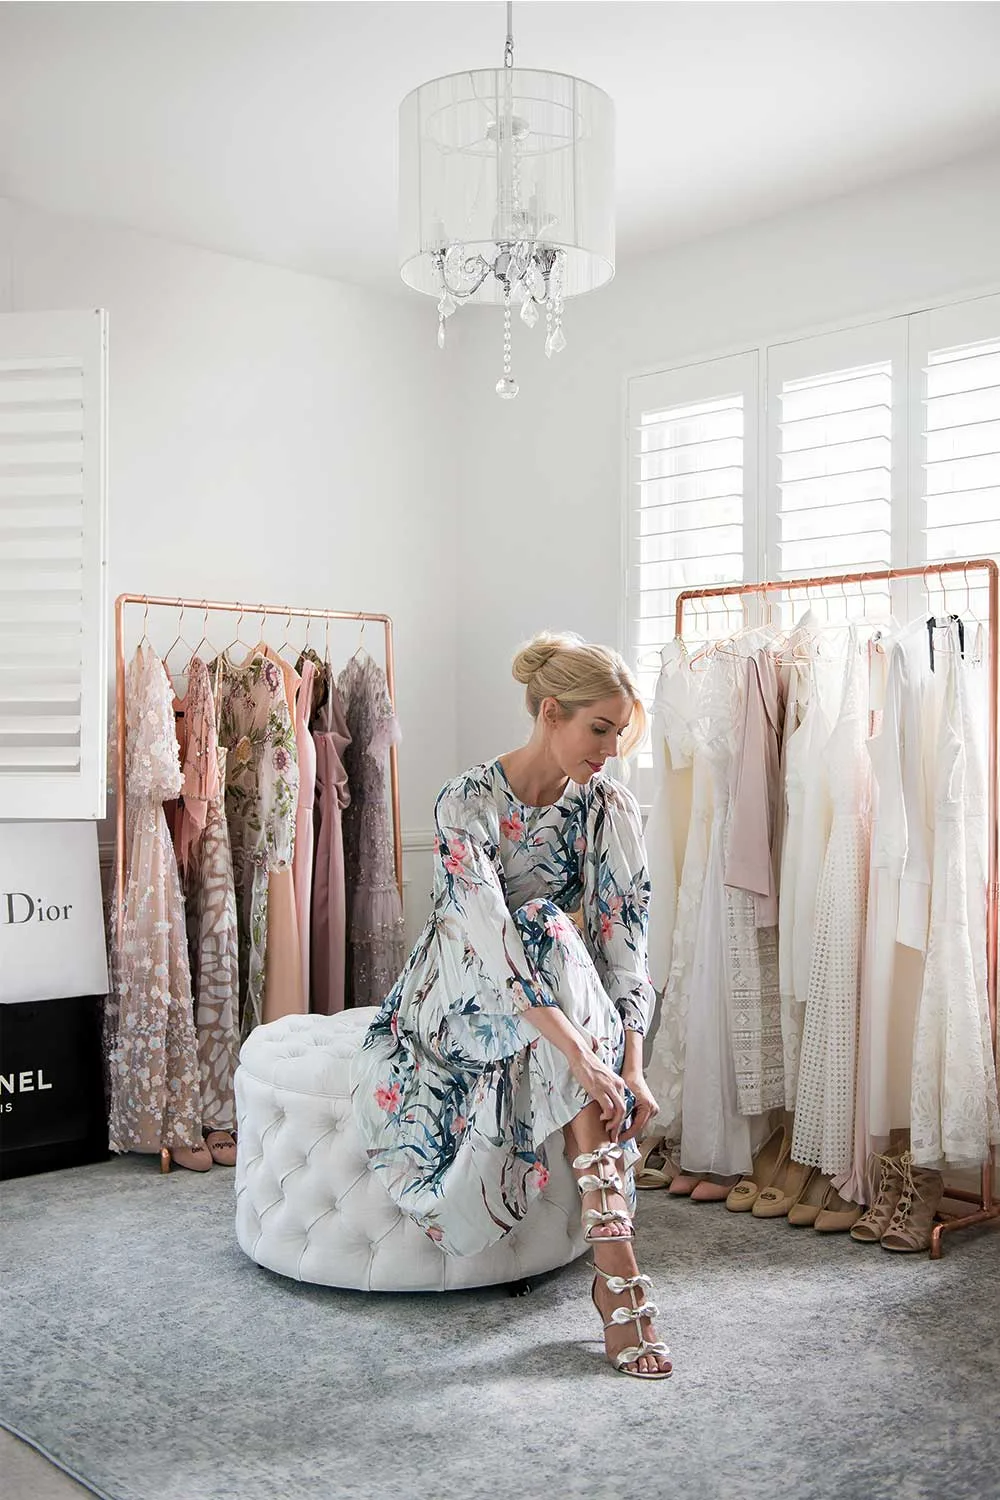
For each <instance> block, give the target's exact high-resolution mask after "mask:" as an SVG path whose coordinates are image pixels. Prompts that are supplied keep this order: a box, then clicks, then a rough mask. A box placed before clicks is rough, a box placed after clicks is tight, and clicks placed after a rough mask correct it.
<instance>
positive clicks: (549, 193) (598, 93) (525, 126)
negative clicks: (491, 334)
mask: <svg viewBox="0 0 1000 1500" xmlns="http://www.w3.org/2000/svg"><path fill="white" fill-rule="evenodd" d="M512 12H513V5H512V4H508V5H507V43H506V47H505V48H504V61H503V67H502V68H481V69H478V70H475V71H467V72H464V73H451V74H449V75H448V76H446V77H444V78H435V79H432V80H431V82H430V83H424V84H421V86H420V87H419V88H417V89H414V90H413V92H412V93H411V94H407V96H406V98H405V99H404V100H403V102H402V104H401V105H400V107H399V240H400V274H401V275H402V278H403V280H404V281H405V282H406V284H407V286H411V287H413V288H414V290H415V291H418V292H426V293H429V294H430V295H431V296H433V297H436V298H437V299H438V333H437V338H438V346H439V347H440V348H442V349H443V348H444V344H445V327H446V323H447V320H448V318H450V317H451V315H452V313H453V312H454V311H455V310H456V308H457V307H459V306H460V305H461V304H462V303H463V302H479V303H499V304H502V306H503V310H504V346H503V349H504V352H503V374H502V376H501V377H500V379H499V380H498V381H497V385H496V390H497V395H498V396H502V397H504V398H505V399H508V400H509V399H510V398H511V397H513V396H516V395H517V391H518V385H517V381H516V380H515V379H514V375H513V370H512V365H511V318H512V309H513V306H514V304H515V303H519V304H520V316H521V321H522V322H523V323H526V324H527V325H528V327H529V328H533V327H534V325H535V324H536V323H537V322H538V321H539V320H540V318H541V316H542V313H544V315H545V353H546V354H547V355H548V356H549V357H551V356H552V355H553V354H558V353H559V351H560V350H561V349H564V348H565V347H566V336H565V334H564V333H563V328H562V317H563V303H564V302H565V300H566V298H567V297H576V296H578V295H579V294H580V293H582V292H591V291H594V290H595V289H596V288H597V287H600V286H604V284H605V283H606V282H608V281H610V280H611V278H612V276H613V275H614V269H615V266H614V259H615V225H614V105H613V103H612V102H611V100H610V99H609V98H608V96H607V94H605V93H604V92H603V90H602V89H599V88H595V86H594V85H593V84H592V83H585V82H584V81H583V80H582V79H580V78H573V77H571V76H570V75H569V74H567V73H546V72H540V71H538V70H536V69H528V68H515V67H514V35H513V19H512Z"/></svg>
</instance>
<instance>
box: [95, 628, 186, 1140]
mask: <svg viewBox="0 0 1000 1500" xmlns="http://www.w3.org/2000/svg"><path fill="white" fill-rule="evenodd" d="M125 714H126V738H125V849H126V859H127V867H126V875H125V903H124V915H123V919H122V926H121V931H120V932H119V933H116V936H115V942H114V944H113V959H114V975H115V984H114V994H113V999H112V1004H111V1005H110V1006H109V1013H108V1017H107V1023H106V1024H107V1028H108V1042H109V1058H108V1063H109V1076H110V1095H111V1097H110V1120H109V1127H108V1144H109V1146H110V1148H111V1150H112V1151H159V1149H160V1147H161V1146H195V1145H200V1143H201V1117H202V1104H201V1090H200V1080H199V1073H198V1046H197V1039H196V1036H195V1027H194V1016H193V1009H192V1001H191V970H190V966H189V962H188V948H187V936H186V933H185V929H184V899H183V897H182V895H181V886H180V879H179V877H178V874H177V861H176V859H175V857H174V848H173V844H172V843H171V842H170V832H169V830H168V828H167V820H166V818H165V816H164V813H163V804H164V802H166V801H167V800H169V799H170V798H173V797H176V796H177V794H178V793H179V792H180V789H181V768H180V762H179V759H178V754H177V739H176V736H175V734H174V714H173V694H172V692H171V690H170V684H169V682H168V681H167V674H166V672H165V671H164V669H163V665H162V663H161V662H160V660H159V658H158V657H157V656H154V654H153V652H152V651H150V650H149V648H148V647H146V646H140V647H139V649H138V650H137V651H136V654H135V656H134V657H133V659H132V662H131V665H130V666H129V669H128V674H127V676H126V679H125Z"/></svg>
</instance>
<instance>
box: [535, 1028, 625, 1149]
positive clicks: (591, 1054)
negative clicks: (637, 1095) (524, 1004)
mask: <svg viewBox="0 0 1000 1500" xmlns="http://www.w3.org/2000/svg"><path fill="white" fill-rule="evenodd" d="M522 1019H523V1020H525V1021H528V1022H529V1023H530V1024H531V1025H532V1026H534V1028H535V1030H536V1031H538V1032H540V1033H541V1035H542V1036H543V1037H545V1039H546V1040H547V1041H549V1042H551V1043H552V1045H553V1047H558V1049H559V1051H560V1052H561V1053H562V1054H563V1056H564V1057H565V1058H566V1061H567V1062H568V1063H569V1066H570V1070H571V1072H572V1074H573V1077H574V1078H575V1079H576V1081H577V1083H578V1084H579V1085H580V1087H581V1088H582V1089H583V1090H584V1091H585V1093H586V1094H587V1095H588V1096H589V1098H591V1099H593V1100H594V1102H595V1103H596V1104H598V1105H599V1106H600V1110H601V1120H602V1121H603V1123H604V1124H605V1125H606V1126H607V1129H608V1134H609V1135H610V1136H611V1138H612V1140H615V1139H617V1136H618V1132H619V1130H621V1128H622V1125H623V1123H624V1120H625V1085H624V1083H623V1082H622V1080H621V1079H620V1078H619V1076H618V1074H617V1073H616V1072H615V1071H614V1070H613V1069H612V1068H609V1067H607V1065H606V1064H605V1063H603V1062H601V1059H600V1058H599V1057H598V1056H597V1054H596V1052H595V1051H594V1050H593V1049H594V1046H595V1045H596V1043H593V1042H591V1043H590V1044H589V1045H588V1041H587V1038H586V1037H584V1036H583V1034H582V1033H581V1032H579V1031H578V1030H577V1029H576V1027H575V1026H574V1025H573V1023H572V1021H570V1020H569V1018H568V1017H567V1016H566V1015H565V1014H564V1013H563V1012H562V1011H561V1010H560V1009H559V1007H558V1006H549V1005H533V1006H531V1007H530V1009H528V1010H526V1011H523V1012H522Z"/></svg>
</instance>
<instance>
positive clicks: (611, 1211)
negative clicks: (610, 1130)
mask: <svg viewBox="0 0 1000 1500" xmlns="http://www.w3.org/2000/svg"><path fill="white" fill-rule="evenodd" d="M624 1154H625V1153H624V1152H623V1151H622V1148H621V1146H616V1145H615V1144H614V1143H613V1142H611V1141H609V1142H607V1144H606V1145H603V1146H598V1147H597V1150H596V1151H585V1152H584V1153H583V1154H582V1155H580V1156H577V1157H575V1158H574V1161H573V1167H574V1169H575V1170H576V1171H577V1172H585V1169H586V1168H587V1167H597V1169H598V1170H597V1172H596V1173H593V1172H589V1173H586V1175H584V1176H583V1177H578V1178H577V1180H576V1181H577V1187H578V1188H579V1189H580V1194H581V1196H582V1197H585V1196H586V1194H587V1193H600V1195H601V1206H600V1208H588V1209H585V1210H584V1213H583V1222H584V1224H585V1225H587V1226H588V1227H587V1228H586V1229H585V1230H584V1235H583V1237H584V1239H585V1240H587V1241H588V1242H589V1243H590V1244H604V1243H608V1242H610V1243H613V1242H614V1241H616V1240H622V1241H625V1240H634V1239H635V1226H634V1225H633V1223H632V1216H631V1214H628V1213H626V1212H625V1211H624V1209H621V1208H609V1207H608V1193H609V1192H612V1193H617V1194H618V1195H619V1196H620V1197H624V1194H625V1187H624V1184H623V1182H622V1180H621V1178H620V1177H619V1175H618V1173H617V1172H616V1171H614V1170H612V1172H611V1175H610V1176H605V1174H604V1171H603V1168H605V1167H612V1168H613V1166H614V1163H615V1162H616V1161H617V1160H619V1158H621V1157H622V1156H624ZM605 1224H621V1225H624V1226H626V1227H627V1229H628V1233H627V1234H616V1235H603V1234H595V1233H594V1230H595V1229H599V1228H600V1227H601V1226H602V1225H605ZM602 1274H603V1273H602Z"/></svg>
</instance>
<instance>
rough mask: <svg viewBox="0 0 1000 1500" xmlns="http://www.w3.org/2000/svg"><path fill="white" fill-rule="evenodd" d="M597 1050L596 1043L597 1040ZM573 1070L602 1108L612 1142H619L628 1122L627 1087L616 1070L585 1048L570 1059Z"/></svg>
mask: <svg viewBox="0 0 1000 1500" xmlns="http://www.w3.org/2000/svg"><path fill="white" fill-rule="evenodd" d="M593 1045H594V1047H596V1046H597V1042H596V1041H594V1043H593ZM569 1065H570V1069H571V1071H572V1074H573V1077H574V1078H575V1079H576V1081H577V1083H578V1084H579V1085H580V1087H581V1088H582V1089H583V1090H584V1092H585V1093H586V1094H587V1096H588V1098H590V1099H593V1100H594V1102H595V1103H596V1104H598V1105H599V1106H600V1111H601V1120H602V1122H603V1124H604V1125H605V1126H606V1127H607V1131H608V1135H609V1136H610V1137H611V1139H612V1140H613V1141H616V1140H617V1139H618V1132H619V1130H621V1128H622V1125H623V1123H624V1120H625V1084H624V1082H623V1081H622V1079H621V1078H619V1076H618V1074H617V1073H616V1072H615V1071H614V1069H613V1068H609V1067H608V1066H607V1064H606V1063H603V1062H601V1059H600V1058H599V1057H598V1056H597V1055H596V1053H594V1052H588V1051H587V1050H586V1048H584V1047H580V1048H577V1049H574V1051H573V1053H572V1055H571V1057H570V1059H569Z"/></svg>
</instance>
